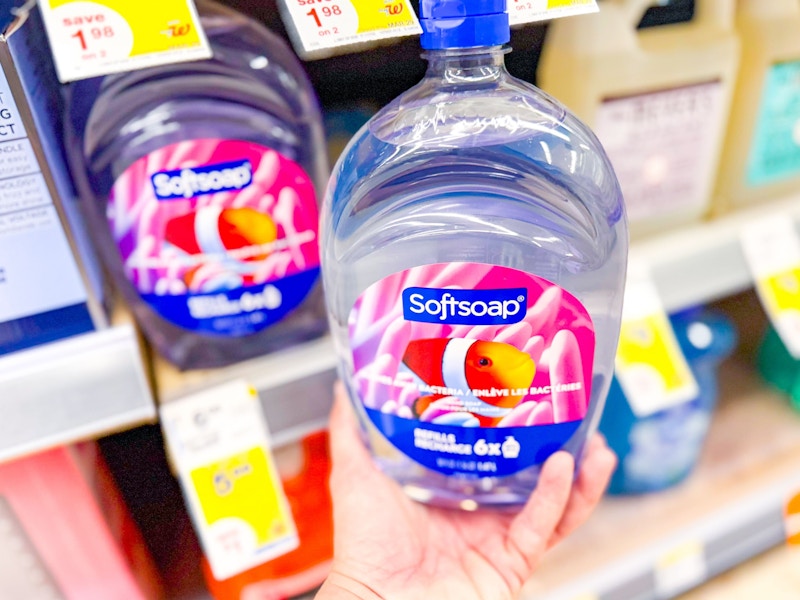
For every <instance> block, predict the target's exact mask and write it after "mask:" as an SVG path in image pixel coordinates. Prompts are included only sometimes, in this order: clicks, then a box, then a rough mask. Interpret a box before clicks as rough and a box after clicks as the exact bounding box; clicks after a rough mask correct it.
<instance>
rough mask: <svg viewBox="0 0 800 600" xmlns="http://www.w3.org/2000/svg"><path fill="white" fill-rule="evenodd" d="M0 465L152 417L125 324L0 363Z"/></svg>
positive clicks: (131, 332)
mask: <svg viewBox="0 0 800 600" xmlns="http://www.w3.org/2000/svg"><path fill="white" fill-rule="evenodd" d="M0 407H2V415H3V418H2V419H0V461H5V460H9V459H12V458H16V457H19V456H22V455H25V454H29V453H31V452H36V451H39V450H44V449H46V448H50V447H53V446H57V445H60V444H67V443H71V442H75V441H79V440H84V439H88V438H94V437H98V436H100V435H103V434H107V433H112V432H116V431H121V430H124V429H128V428H131V427H134V426H136V425H139V424H142V423H145V422H148V421H153V420H155V418H156V409H155V403H154V401H153V397H152V394H151V392H150V388H149V386H148V383H147V378H146V377H145V372H144V366H143V362H142V356H141V352H140V349H139V344H138V339H137V337H136V332H135V330H134V328H133V327H132V326H131V325H129V324H123V325H118V326H115V327H111V328H109V329H106V330H102V331H97V332H94V333H89V334H85V335H80V336H75V337H73V338H69V339H66V340H63V341H59V342H54V343H51V344H47V345H44V346H40V347H37V348H34V349H31V350H25V351H21V352H15V353H13V354H9V355H5V356H2V357H0Z"/></svg>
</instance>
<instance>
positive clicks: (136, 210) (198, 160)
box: [68, 0, 328, 369]
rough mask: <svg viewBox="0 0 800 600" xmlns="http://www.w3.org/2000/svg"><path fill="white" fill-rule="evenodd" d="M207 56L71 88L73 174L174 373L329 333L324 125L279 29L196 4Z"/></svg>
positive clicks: (109, 258)
mask: <svg viewBox="0 0 800 600" xmlns="http://www.w3.org/2000/svg"><path fill="white" fill-rule="evenodd" d="M198 9H199V11H200V16H201V19H202V22H203V26H204V28H205V31H206V34H207V36H208V39H209V42H210V44H211V48H212V51H213V58H211V59H209V60H203V61H195V62H190V63H181V64H174V65H165V66H160V67H153V68H149V69H143V70H139V71H134V72H130V73H124V74H120V75H109V76H107V77H104V78H96V79H90V80H86V81H81V82H78V83H75V84H72V85H71V86H69V89H68V92H69V105H68V110H69V115H68V135H69V144H70V145H71V146H72V147H73V149H74V152H72V153H71V167H72V171H73V174H74V177H75V180H76V183H77V185H78V187H79V190H80V193H81V196H82V198H83V200H84V203H85V204H86V205H87V206H86V208H87V211H86V212H87V215H88V218H89V219H90V221H91V224H92V229H93V235H94V238H95V241H96V242H97V245H98V246H99V248H100V253H101V255H102V257H103V259H104V261H105V265H106V267H107V270H108V271H109V272H110V273H111V276H112V279H113V281H114V283H115V285H116V287H117V289H118V290H119V291H120V292H121V294H122V296H123V297H124V298H125V300H126V301H127V303H128V305H129V306H131V307H132V309H133V312H134V315H135V316H136V318H137V321H138V323H139V324H140V325H141V327H142V329H143V331H144V333H145V335H146V336H147V338H148V339H149V340H150V342H151V343H152V344H153V345H154V346H155V347H156V348H157V349H158V350H159V351H160V353H161V354H162V355H163V356H165V357H166V358H168V359H169V360H170V361H172V362H173V363H174V364H176V365H177V366H178V367H180V368H184V369H189V368H206V367H218V366H223V365H226V364H229V363H233V362H237V361H240V360H244V359H247V358H251V357H254V356H257V355H260V354H265V353H268V352H272V351H277V350H281V349H284V348H286V347H287V346H290V345H292V344H295V343H297V342H300V341H304V340H308V339H311V338H314V337H317V336H319V335H322V334H323V333H324V332H325V331H326V330H327V322H326V318H325V308H324V303H323V300H322V289H321V285H320V284H319V240H318V239H317V229H318V205H317V198H318V194H317V193H316V192H317V190H319V191H321V189H322V187H323V186H324V182H325V181H326V179H327V177H328V168H327V158H326V153H325V143H324V135H323V128H322V117H321V115H320V111H319V108H318V106H317V101H316V97H315V94H314V91H313V89H312V87H311V84H310V82H309V81H308V78H307V77H306V75H305V73H304V72H303V69H302V66H301V64H300V62H299V61H298V60H297V58H296V57H295V56H294V54H292V52H291V50H290V49H289V48H288V46H287V45H286V44H285V43H284V42H283V40H281V39H280V38H279V37H278V36H276V35H274V34H273V33H271V32H269V31H267V30H266V29H264V28H263V27H262V26H261V25H259V24H257V23H256V22H254V21H252V20H250V19H248V18H246V17H245V16H243V15H241V14H239V13H236V12H234V11H233V10H231V9H228V8H225V7H223V6H220V5H217V4H215V3H213V2H209V1H207V0H203V1H201V2H199V3H198Z"/></svg>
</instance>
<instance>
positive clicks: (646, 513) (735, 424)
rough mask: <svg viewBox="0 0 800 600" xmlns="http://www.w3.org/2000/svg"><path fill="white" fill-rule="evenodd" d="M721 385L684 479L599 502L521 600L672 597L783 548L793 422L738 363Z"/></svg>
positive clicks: (796, 479)
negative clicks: (679, 558) (699, 450)
mask: <svg viewBox="0 0 800 600" xmlns="http://www.w3.org/2000/svg"><path fill="white" fill-rule="evenodd" d="M721 379H722V384H723V385H722V387H723V389H722V397H723V398H725V399H726V400H725V401H724V402H722V403H721V405H720V406H719V408H718V410H717V413H716V414H715V416H714V419H713V422H712V428H711V431H710V433H709V437H708V439H707V443H706V446H705V449H704V453H703V457H702V459H701V462H700V464H699V465H698V467H697V469H696V471H695V473H694V474H693V475H692V476H691V478H690V479H688V480H687V481H686V482H685V483H684V484H683V485H681V486H678V487H676V488H674V489H672V490H669V491H665V492H661V493H658V494H651V495H645V496H638V497H627V498H626V497H607V498H606V499H604V500H603V501H602V503H601V505H600V507H599V509H598V510H597V511H596V512H595V513H594V514H593V516H592V517H591V518H590V520H589V522H588V523H587V524H586V525H585V526H584V527H583V528H582V529H580V530H579V531H578V532H577V533H576V534H575V535H573V536H572V537H570V538H569V539H567V540H565V541H564V542H563V543H562V544H561V545H559V546H558V547H557V548H555V549H554V550H553V551H552V552H551V553H550V554H549V555H548V556H547V557H546V558H545V560H544V562H543V564H542V566H541V568H540V569H539V570H538V571H537V574H536V576H535V578H534V579H533V580H532V581H531V582H529V584H528V585H527V586H526V589H525V593H524V595H523V598H524V599H525V600H577V599H578V598H581V599H583V598H592V599H597V600H656V599H658V600H661V599H664V598H672V597H675V596H677V595H678V594H680V593H681V592H684V591H686V590H687V589H690V588H692V587H694V586H696V585H699V584H701V583H703V582H705V581H707V580H710V579H712V578H713V577H715V576H716V575H718V574H720V573H723V572H725V571H727V570H728V569H730V568H732V567H734V566H736V565H739V564H741V563H743V562H745V561H747V560H749V559H751V558H753V557H755V556H757V555H759V554H761V553H763V552H765V551H767V550H769V549H771V548H774V547H776V546H779V545H780V544H783V543H785V540H786V534H785V525H784V517H783V510H784V506H785V504H786V502H787V501H788V499H789V498H790V497H791V496H792V495H793V494H794V493H797V492H798V491H800V415H798V414H796V413H794V412H792V410H791V409H790V408H789V406H788V403H787V401H786V400H785V399H784V398H782V397H781V396H779V395H778V394H776V393H773V392H771V391H769V390H766V389H764V388H763V386H762V384H761V383H760V382H759V381H757V378H756V377H755V375H754V374H753V373H752V369H751V367H749V366H748V365H746V364H744V363H741V362H736V361H732V362H730V363H728V364H726V365H725V368H724V370H723V372H722V378H721ZM599 549H602V551H599ZM693 553H694V554H693ZM676 555H683V556H684V559H685V560H684V564H676V563H675V556H676ZM669 569H672V571H671V572H670V571H669ZM726 597H727V596H726Z"/></svg>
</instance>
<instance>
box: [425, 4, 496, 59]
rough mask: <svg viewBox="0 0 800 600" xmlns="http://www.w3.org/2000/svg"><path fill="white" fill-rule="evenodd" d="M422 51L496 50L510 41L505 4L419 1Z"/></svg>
mask: <svg viewBox="0 0 800 600" xmlns="http://www.w3.org/2000/svg"><path fill="white" fill-rule="evenodd" d="M420 25H422V37H421V38H420V42H421V44H422V47H423V48H424V49H426V50H447V49H448V48H475V47H479V46H499V45H502V44H505V43H507V42H508V41H509V40H510V39H511V30H510V28H509V24H508V12H506V0H420Z"/></svg>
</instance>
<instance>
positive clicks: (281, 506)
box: [161, 381, 299, 580]
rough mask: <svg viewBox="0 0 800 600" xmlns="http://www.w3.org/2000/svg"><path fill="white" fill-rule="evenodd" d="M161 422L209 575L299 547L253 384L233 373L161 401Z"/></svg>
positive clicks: (229, 574) (224, 574) (230, 573)
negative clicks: (232, 378)
mask: <svg viewBox="0 0 800 600" xmlns="http://www.w3.org/2000/svg"><path fill="white" fill-rule="evenodd" d="M161 423H162V425H163V427H164V433H165V437H166V441H167V448H168V450H169V452H170V456H171V458H172V460H173V462H174V464H175V468H176V470H177V472H178V476H179V478H180V480H181V486H182V488H183V492H184V496H185V497H186V502H187V504H188V507H189V510H190V511H191V513H192V515H193V517H194V519H193V522H194V524H195V527H196V529H197V534H198V537H199V538H200V541H201V543H202V545H203V550H204V551H205V554H206V556H207V558H208V562H209V564H210V566H211V570H212V572H213V573H214V577H215V578H217V579H218V580H223V579H228V578H229V577H232V576H233V575H236V574H237V573H241V572H242V571H245V570H247V569H250V568H252V567H254V566H256V565H259V564H262V563H264V562H266V561H268V560H271V559H273V558H275V557H277V556H280V555H282V554H285V553H287V552H290V551H291V550H294V549H295V548H296V547H297V545H298V543H299V538H298V534H297V528H296V527H295V524H294V520H293V517H292V513H291V508H290V506H289V503H288V500H287V499H286V495H285V493H284V490H283V486H282V485H281V481H280V476H279V474H278V471H277V469H276V467H275V463H274V461H273V458H272V455H271V454H270V452H269V450H268V449H269V446H270V445H269V437H268V434H267V429H266V423H265V422H264V418H263V416H262V414H261V407H260V404H259V400H258V394H257V393H256V392H255V391H254V390H253V388H252V387H250V386H249V385H247V383H245V382H243V381H234V382H231V383H227V384H223V385H220V386H217V387H214V388H210V389H207V390H204V391H202V392H199V393H197V394H193V395H191V396H187V397H185V398H183V399H181V400H180V401H177V402H170V403H167V404H165V405H163V406H162V407H161Z"/></svg>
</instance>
